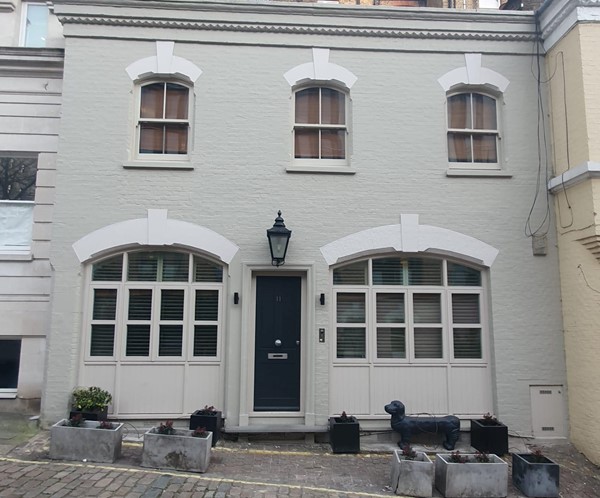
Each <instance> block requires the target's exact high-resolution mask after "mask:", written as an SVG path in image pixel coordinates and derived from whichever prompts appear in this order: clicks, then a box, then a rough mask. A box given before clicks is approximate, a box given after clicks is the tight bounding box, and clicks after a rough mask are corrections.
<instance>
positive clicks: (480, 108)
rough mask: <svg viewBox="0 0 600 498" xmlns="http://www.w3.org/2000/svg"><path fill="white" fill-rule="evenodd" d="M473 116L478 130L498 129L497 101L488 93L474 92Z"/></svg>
mask: <svg viewBox="0 0 600 498" xmlns="http://www.w3.org/2000/svg"><path fill="white" fill-rule="evenodd" d="M473 118H474V120H475V126H474V128H475V129H476V130H496V129H497V128H498V125H497V124H496V101H495V100H494V99H493V98H491V97H488V96H486V95H481V94H479V93H474V94H473Z"/></svg>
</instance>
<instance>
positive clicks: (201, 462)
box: [142, 427, 212, 472]
mask: <svg viewBox="0 0 600 498" xmlns="http://www.w3.org/2000/svg"><path fill="white" fill-rule="evenodd" d="M193 432H194V431H190V430H187V429H175V434H173V435H165V434H158V433H157V432H156V427H153V428H152V429H150V430H149V431H148V432H146V433H145V434H144V451H143V453H142V467H153V468H158V469H175V470H187V471H190V472H206V469H207V468H208V465H209V463H210V456H211V453H210V450H211V446H212V432H209V433H208V437H205V438H203V437H193V436H192V433H193Z"/></svg>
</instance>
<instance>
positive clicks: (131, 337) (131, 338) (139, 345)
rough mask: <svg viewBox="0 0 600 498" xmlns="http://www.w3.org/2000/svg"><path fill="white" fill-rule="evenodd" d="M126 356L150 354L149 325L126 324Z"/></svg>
mask: <svg viewBox="0 0 600 498" xmlns="http://www.w3.org/2000/svg"><path fill="white" fill-rule="evenodd" d="M125 354H126V355H127V356H149V355H150V325H131V324H130V325H127V344H126V346H125Z"/></svg>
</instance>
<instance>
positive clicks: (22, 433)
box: [0, 417, 600, 498]
mask: <svg viewBox="0 0 600 498" xmlns="http://www.w3.org/2000/svg"><path fill="white" fill-rule="evenodd" d="M12 427H14V425H12V426H11V429H7V428H6V426H3V425H2V423H1V417H0V497H6V496H8V497H13V496H14V497H26V498H33V497H48V496H53V497H62V496H77V497H87V496H90V497H91V496H99V497H111V496H126V497H131V498H137V497H143V498H157V497H163V498H167V497H182V498H186V497H193V498H199V497H203V498H204V497H206V498H208V497H211V498H221V497H229V496H232V497H254V496H264V497H269V498H279V497H302V498H308V497H328V498H333V497H346V498H354V497H357V498H358V497H373V498H377V497H383V496H394V495H393V494H392V493H391V491H390V488H389V486H388V484H389V466H390V459H391V458H390V455H391V451H392V449H393V445H391V444H388V443H379V444H375V443H372V442H368V441H365V443H364V444H362V443H361V444H362V447H363V449H364V450H363V452H362V453H361V454H359V455H333V454H331V453H330V451H329V446H328V445H324V444H305V443H290V442H285V443H284V442H279V443H278V442H270V443H249V442H233V441H220V442H219V445H218V446H217V447H216V448H215V449H213V456H212V460H211V465H210V467H209V471H208V472H207V473H205V474H191V473H179V472H165V471H160V470H151V469H144V468H141V467H140V465H139V464H140V461H141V451H142V447H141V444H140V443H139V442H135V439H136V437H135V433H133V434H132V433H130V435H129V436H130V437H129V438H128V439H133V440H134V441H133V442H127V441H126V442H125V443H124V447H123V455H122V458H121V459H120V460H119V461H118V462H116V463H115V464H114V465H106V464H92V463H87V462H56V461H51V460H49V459H48V443H49V440H48V432H46V431H40V432H38V433H37V434H34V435H33V436H32V433H35V431H34V430H33V429H32V427H31V424H29V425H27V424H26V425H25V428H24V429H23V428H21V429H20V430H12ZM463 439H465V438H464V437H463ZM510 444H511V448H515V449H519V451H520V450H521V448H522V447H524V440H522V439H518V440H516V439H515V440H513V439H511V443H510ZM463 445H464V448H463V449H466V448H467V445H466V443H463ZM542 446H543V450H544V453H545V454H547V455H548V456H550V457H551V458H553V459H554V460H555V461H557V462H558V463H560V465H561V475H560V478H561V496H562V497H564V498H598V497H600V469H599V468H598V467H596V466H594V465H593V464H591V463H590V462H589V461H588V460H586V459H585V458H584V457H583V456H582V455H581V454H580V453H578V452H577V451H576V450H574V448H573V447H572V446H571V445H569V444H567V443H564V442H563V443H558V444H557V443H554V444H549V443H546V444H544V445H542ZM425 449H428V450H430V451H432V452H435V450H436V448H433V447H428V448H425ZM438 451H439V449H438ZM506 459H507V461H508V462H509V463H510V459H509V458H508V457H507V458H506ZM434 496H441V495H439V494H438V493H437V491H436V492H435V493H434ZM508 496H509V497H510V498H516V497H521V496H523V495H521V494H520V493H519V492H517V491H516V490H515V489H514V488H513V487H512V484H510V483H509V495H508Z"/></svg>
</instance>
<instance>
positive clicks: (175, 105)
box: [165, 83, 189, 119]
mask: <svg viewBox="0 0 600 498" xmlns="http://www.w3.org/2000/svg"><path fill="white" fill-rule="evenodd" d="M188 96H189V90H188V89H187V88H186V87H185V86H182V85H177V84H175V83H167V102H166V109H165V117H166V118H167V119H187V118H188V108H189V107H188Z"/></svg>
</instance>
